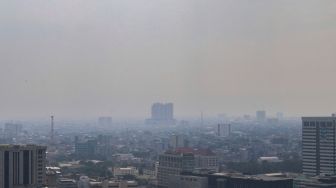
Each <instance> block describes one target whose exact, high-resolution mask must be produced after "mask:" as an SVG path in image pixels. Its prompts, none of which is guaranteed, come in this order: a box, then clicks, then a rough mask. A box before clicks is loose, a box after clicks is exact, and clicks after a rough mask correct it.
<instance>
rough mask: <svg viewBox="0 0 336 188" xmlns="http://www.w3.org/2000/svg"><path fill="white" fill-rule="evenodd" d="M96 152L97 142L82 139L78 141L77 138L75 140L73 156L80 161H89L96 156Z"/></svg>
mask: <svg viewBox="0 0 336 188" xmlns="http://www.w3.org/2000/svg"><path fill="white" fill-rule="evenodd" d="M96 151H97V140H95V139H87V140H86V139H84V140H80V139H79V138H78V137H76V138H75V154H76V156H77V157H78V158H81V159H91V158H93V157H94V156H95V155H96Z"/></svg>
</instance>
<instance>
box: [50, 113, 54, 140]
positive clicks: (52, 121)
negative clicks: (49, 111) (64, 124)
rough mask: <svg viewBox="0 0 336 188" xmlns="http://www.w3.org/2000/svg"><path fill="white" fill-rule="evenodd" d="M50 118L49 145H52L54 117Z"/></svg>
mask: <svg viewBox="0 0 336 188" xmlns="http://www.w3.org/2000/svg"><path fill="white" fill-rule="evenodd" d="M50 118H51V125H50V126H51V127H50V129H51V130H50V138H51V143H52V144H53V143H54V116H50Z"/></svg>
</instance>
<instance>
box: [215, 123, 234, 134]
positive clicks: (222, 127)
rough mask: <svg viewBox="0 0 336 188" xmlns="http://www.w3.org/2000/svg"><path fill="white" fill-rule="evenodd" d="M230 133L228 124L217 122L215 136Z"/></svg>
mask: <svg viewBox="0 0 336 188" xmlns="http://www.w3.org/2000/svg"><path fill="white" fill-rule="evenodd" d="M230 134H231V125H230V124H218V126H217V136H219V137H229V136H230Z"/></svg>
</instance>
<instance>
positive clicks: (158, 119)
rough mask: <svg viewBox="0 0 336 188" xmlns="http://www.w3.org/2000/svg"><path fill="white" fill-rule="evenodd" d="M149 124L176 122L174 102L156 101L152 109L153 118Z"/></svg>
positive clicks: (148, 121)
mask: <svg viewBox="0 0 336 188" xmlns="http://www.w3.org/2000/svg"><path fill="white" fill-rule="evenodd" d="M146 123H147V124H164V125H165V124H175V123H176V120H175V119H174V104H173V103H166V104H164V103H154V104H153V105H152V109H151V118H150V119H147V120H146Z"/></svg>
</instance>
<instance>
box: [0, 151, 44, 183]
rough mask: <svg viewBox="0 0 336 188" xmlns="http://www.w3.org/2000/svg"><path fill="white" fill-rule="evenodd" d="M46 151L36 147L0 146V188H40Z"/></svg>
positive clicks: (42, 180)
mask: <svg viewBox="0 0 336 188" xmlns="http://www.w3.org/2000/svg"><path fill="white" fill-rule="evenodd" d="M46 149H47V147H45V146H37V145H0V188H21V187H25V188H39V187H42V186H43V185H44V184H45V177H46V175H45V168H46Z"/></svg>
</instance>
